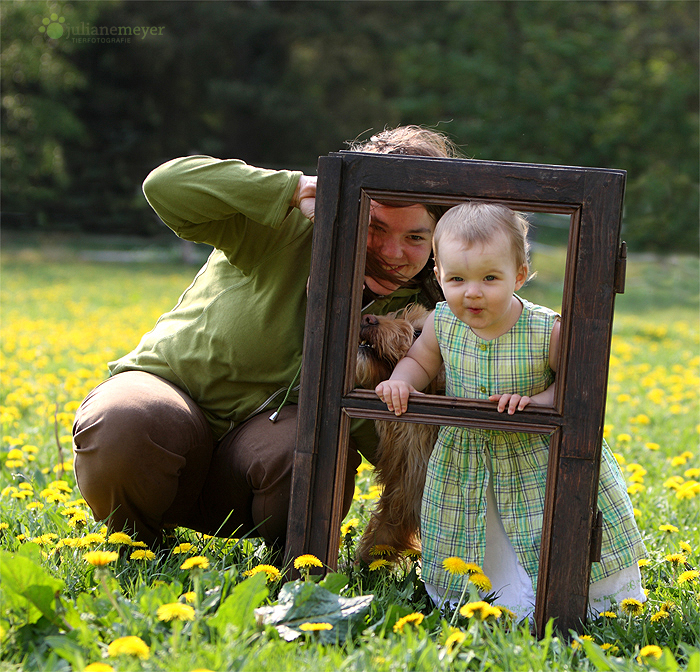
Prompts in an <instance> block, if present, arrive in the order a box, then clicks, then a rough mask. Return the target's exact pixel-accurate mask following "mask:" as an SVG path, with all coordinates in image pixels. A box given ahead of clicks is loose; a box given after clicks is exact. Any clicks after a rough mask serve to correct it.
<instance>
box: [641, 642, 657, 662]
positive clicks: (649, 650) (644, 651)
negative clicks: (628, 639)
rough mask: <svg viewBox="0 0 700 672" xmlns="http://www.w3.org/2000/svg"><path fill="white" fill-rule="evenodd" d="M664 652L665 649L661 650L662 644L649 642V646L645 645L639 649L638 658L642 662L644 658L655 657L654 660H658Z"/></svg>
mask: <svg viewBox="0 0 700 672" xmlns="http://www.w3.org/2000/svg"><path fill="white" fill-rule="evenodd" d="M662 653H663V651H662V650H661V647H660V646H656V644H647V646H643V647H642V648H641V650H640V651H639V657H638V658H637V660H638V661H639V662H641V659H642V658H653V659H654V660H658V659H659V658H661V654H662Z"/></svg>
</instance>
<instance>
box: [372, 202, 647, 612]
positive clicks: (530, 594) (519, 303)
mask: <svg viewBox="0 0 700 672" xmlns="http://www.w3.org/2000/svg"><path fill="white" fill-rule="evenodd" d="M527 229H528V223H527V221H526V220H525V219H524V218H523V217H521V216H520V215H517V214H516V213H515V212H513V211H512V210H510V209H509V208H507V207H505V206H502V205H496V204H487V203H465V204H462V205H459V206H457V207H454V208H452V209H450V210H449V211H448V212H447V213H446V214H445V215H444V216H443V217H442V218H441V219H440V221H439V222H438V225H437V228H436V230H435V234H434V237H433V250H434V252H435V274H436V276H437V279H438V282H439V283H440V286H441V287H442V290H443V292H444V294H445V298H446V301H445V302H442V303H439V304H438V305H437V307H436V308H435V311H434V312H433V314H432V315H431V316H430V317H429V318H428V320H427V321H426V324H425V327H424V328H423V332H422V334H421V335H420V336H419V338H418V339H417V340H416V342H415V343H414V345H413V347H412V348H411V349H410V351H409V352H408V354H407V356H406V357H405V358H404V359H402V360H401V361H400V362H399V363H398V365H397V366H396V369H395V370H394V372H393V373H392V375H391V378H390V379H389V380H387V381H384V382H382V383H380V384H379V385H378V386H377V387H376V390H375V391H376V393H377V395H378V396H379V398H380V399H382V401H384V402H385V403H386V404H387V407H388V408H389V410H391V411H394V413H395V414H396V415H401V414H402V413H404V412H405V411H406V408H407V405H408V395H409V394H410V393H411V392H417V391H419V390H422V389H424V388H425V387H426V386H427V385H428V383H429V382H430V381H431V380H432V379H433V378H434V377H435V376H436V375H437V373H438V371H439V369H440V367H441V365H442V364H443V362H444V364H445V371H446V378H447V390H446V394H447V395H448V396H453V397H466V398H472V399H489V400H490V401H497V402H498V410H499V411H500V412H504V411H507V412H508V413H509V414H513V413H515V412H516V411H518V410H522V409H524V408H525V407H526V406H527V405H528V404H530V403H534V404H542V405H548V406H551V405H553V403H554V389H555V383H554V378H555V372H556V368H557V362H558V356H559V341H560V318H559V315H557V314H556V313H555V312H554V311H552V310H550V309H548V308H545V307H543V306H537V305H535V304H532V303H530V302H528V301H526V300H524V299H521V298H520V297H518V296H517V295H516V294H515V292H516V291H517V290H519V289H520V288H521V287H522V286H523V285H524V284H525V282H526V281H527V279H528V272H529V262H528V248H529V245H528V242H527ZM548 451H549V437H547V436H546V435H540V434H529V433H518V432H506V431H494V430H485V429H469V428H466V429H465V428H458V427H441V428H440V433H439V436H438V439H437V442H436V444H435V449H434V450H433V453H432V456H431V458H430V463H429V465H428V473H427V477H426V482H425V490H424V493H423V502H422V510H421V536H422V545H423V560H422V579H423V581H424V582H425V584H426V588H427V590H428V593H429V594H430V596H431V597H432V598H433V600H434V601H435V602H439V601H440V600H441V599H449V600H450V601H451V602H456V601H457V599H458V597H459V595H460V594H461V592H462V588H463V584H462V585H459V582H460V581H461V582H466V581H467V580H468V577H460V576H451V575H450V574H448V572H447V571H446V570H445V569H444V568H443V566H442V561H443V560H444V559H445V558H448V557H452V556H457V557H460V558H462V559H464V560H466V561H467V562H471V563H475V564H477V565H480V566H481V567H483V570H484V573H485V574H486V575H487V576H488V577H489V579H490V580H491V584H492V590H493V592H494V593H496V595H497V602H498V604H502V605H504V606H506V607H508V608H510V609H511V610H512V611H513V612H515V614H516V616H517V617H518V619H521V618H525V617H530V616H531V615H532V613H533V611H534V603H535V590H536V584H537V572H538V565H539V552H540V538H541V534H542V518H543V512H544V494H545V484H546V480H547V462H548ZM598 507H599V509H600V510H601V511H602V513H603V545H602V553H601V560H600V562H599V563H594V564H593V567H592V570H591V585H590V591H589V606H590V608H591V610H592V611H594V612H600V611H603V610H605V609H608V608H609V607H610V605H611V602H612V601H616V602H619V601H621V600H622V599H625V598H634V599H637V600H639V601H641V602H643V601H644V600H645V599H646V598H645V596H644V592H643V590H642V585H641V578H640V573H639V567H638V564H637V561H638V559H639V558H642V557H644V555H645V549H644V545H643V543H642V540H641V537H640V534H639V531H638V529H637V526H636V524H635V521H634V514H633V512H632V504H631V502H630V500H629V497H628V495H627V489H626V485H625V482H624V479H623V477H622V474H621V472H620V469H619V467H618V465H617V462H616V461H615V458H614V457H613V455H612V453H611V451H610V448H609V447H608V446H607V445H606V444H605V443H603V450H602V457H601V466H600V483H599V490H598ZM587 551H588V549H582V551H581V552H587ZM447 591H449V594H446V592H447Z"/></svg>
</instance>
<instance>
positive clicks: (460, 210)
mask: <svg viewBox="0 0 700 672" xmlns="http://www.w3.org/2000/svg"><path fill="white" fill-rule="evenodd" d="M529 228H530V224H529V223H528V221H527V219H525V217H523V216H522V215H520V214H518V213H517V212H515V211H513V210H511V209H510V208H508V207H506V206H505V205H500V204H499V203H471V202H469V203H462V204H460V205H456V206H455V207H453V208H450V209H449V210H448V211H447V212H446V213H445V214H444V215H443V216H442V217H441V218H440V221H439V222H438V223H437V226H436V227H435V233H434V234H433V252H434V253H435V261H436V262H437V263H438V264H439V263H440V257H439V247H440V239H441V238H442V237H443V236H444V235H446V234H452V235H454V236H456V237H457V238H459V239H460V240H462V241H463V242H464V243H465V244H466V245H468V246H470V245H473V244H474V243H482V244H484V243H488V242H489V241H491V240H493V237H494V236H495V235H496V234H497V233H498V232H502V233H505V234H506V236H507V237H508V240H509V241H510V247H511V251H512V253H513V259H514V260H515V265H516V268H520V267H522V266H525V268H526V270H527V271H529V268H530V243H529V241H528V239H527V232H528V229H529Z"/></svg>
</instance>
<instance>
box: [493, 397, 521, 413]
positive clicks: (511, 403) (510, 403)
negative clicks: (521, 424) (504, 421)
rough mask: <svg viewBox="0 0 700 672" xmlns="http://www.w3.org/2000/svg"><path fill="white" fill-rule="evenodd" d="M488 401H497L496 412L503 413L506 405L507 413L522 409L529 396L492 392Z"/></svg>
mask: <svg viewBox="0 0 700 672" xmlns="http://www.w3.org/2000/svg"><path fill="white" fill-rule="evenodd" d="M489 401H497V402H498V412H499V413H503V411H505V410H506V407H508V415H513V413H515V411H522V410H523V409H524V408H525V407H526V406H527V405H528V404H529V403H530V401H531V399H530V397H521V396H520V395H519V394H492V395H491V396H490V397H489Z"/></svg>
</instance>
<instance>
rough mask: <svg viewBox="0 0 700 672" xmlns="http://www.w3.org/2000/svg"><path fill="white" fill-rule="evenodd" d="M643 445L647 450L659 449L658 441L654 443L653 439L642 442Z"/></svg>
mask: <svg viewBox="0 0 700 672" xmlns="http://www.w3.org/2000/svg"><path fill="white" fill-rule="evenodd" d="M644 447H645V448H646V449H647V450H659V449H660V448H661V446H660V445H659V444H658V443H654V442H653V441H647V443H645V444H644Z"/></svg>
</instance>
